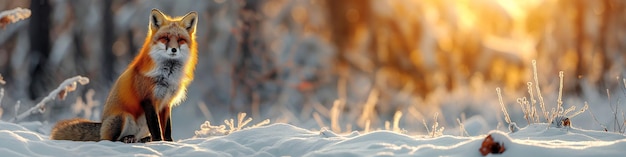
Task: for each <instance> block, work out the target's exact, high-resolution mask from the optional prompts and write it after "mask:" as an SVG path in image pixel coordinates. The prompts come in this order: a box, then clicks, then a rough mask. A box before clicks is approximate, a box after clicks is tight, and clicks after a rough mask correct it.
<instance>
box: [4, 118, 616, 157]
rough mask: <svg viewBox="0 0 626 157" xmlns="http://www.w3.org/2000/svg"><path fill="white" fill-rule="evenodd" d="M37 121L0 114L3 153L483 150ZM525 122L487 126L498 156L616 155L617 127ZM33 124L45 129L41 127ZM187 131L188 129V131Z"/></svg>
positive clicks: (392, 138) (376, 138) (396, 139)
mask: <svg viewBox="0 0 626 157" xmlns="http://www.w3.org/2000/svg"><path fill="white" fill-rule="evenodd" d="M45 126H46V125H44V124H41V123H39V122H29V123H23V124H22V123H21V124H15V123H9V122H4V121H0V128H1V129H0V141H2V142H0V154H2V155H3V156H464V157H467V156H469V157H471V156H482V155H481V154H480V152H479V151H478V149H479V148H480V146H481V143H482V141H483V140H484V138H485V137H486V135H485V134H483V135H477V136H471V137H461V136H451V135H443V136H439V137H436V138H430V137H429V136H425V135H407V134H402V133H396V132H392V131H386V130H378V131H373V132H369V133H359V132H356V131H355V132H351V133H347V134H337V133H334V132H332V131H329V130H327V129H322V130H321V131H311V130H307V129H303V128H299V127H296V126H293V125H290V124H285V123H274V124H270V125H267V126H258V127H252V128H246V129H242V130H238V131H234V132H232V133H230V134H228V135H225V136H211V137H202V138H189V139H179V140H176V141H175V142H149V143H134V144H124V143H121V142H111V141H100V142H74V141H59V140H49V139H48V136H47V135H45V132H46V130H47V129H45ZM548 126H549V125H548V124H546V123H539V124H531V125H529V126H527V127H524V128H521V129H520V130H519V131H517V132H515V133H505V132H502V131H495V130H494V131H491V132H489V133H488V134H490V135H491V136H492V138H493V139H494V141H496V142H499V143H501V144H503V145H504V147H505V149H506V150H505V151H504V153H503V154H502V155H503V156H513V157H515V156H520V157H525V156H528V155H533V156H568V157H573V156H623V155H624V154H626V150H625V149H623V148H625V147H626V140H625V138H624V136H623V135H621V134H617V133H612V132H603V131H592V130H583V129H578V128H575V127H572V128H570V127H565V128H554V127H548ZM40 132H44V133H43V134H42V133H40ZM190 134H191V133H190Z"/></svg>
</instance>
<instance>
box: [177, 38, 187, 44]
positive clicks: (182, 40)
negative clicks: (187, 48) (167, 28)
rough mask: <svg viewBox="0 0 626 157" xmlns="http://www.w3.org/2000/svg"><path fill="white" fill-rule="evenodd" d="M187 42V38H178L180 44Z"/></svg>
mask: <svg viewBox="0 0 626 157" xmlns="http://www.w3.org/2000/svg"><path fill="white" fill-rule="evenodd" d="M186 42H187V41H186V40H185V39H178V44H184V43H186Z"/></svg>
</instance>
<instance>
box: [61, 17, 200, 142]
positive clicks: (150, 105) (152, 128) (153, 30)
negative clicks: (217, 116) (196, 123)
mask: <svg viewBox="0 0 626 157" xmlns="http://www.w3.org/2000/svg"><path fill="white" fill-rule="evenodd" d="M197 23H198V14H197V13H196V12H189V13H187V15H185V16H182V17H174V18H172V17H169V16H168V15H165V14H163V13H162V12H161V11H159V10H158V9H152V12H151V14H150V24H149V25H150V26H149V27H148V28H149V29H148V35H147V36H146V41H145V43H144V44H143V48H142V49H141V52H139V55H137V56H136V57H135V59H134V60H133V62H132V63H131V64H130V65H129V66H128V68H127V69H126V70H125V71H124V73H122V75H121V76H120V77H119V78H118V79H117V81H116V82H115V84H114V86H113V88H112V89H111V92H110V93H109V97H108V98H107V100H106V103H105V105H104V110H103V113H102V122H101V123H99V122H91V121H88V120H85V119H69V120H63V121H60V122H58V123H57V124H56V125H55V126H54V128H53V129H52V131H51V133H50V139H53V140H73V141H100V140H110V141H122V142H125V143H134V142H147V141H162V140H165V141H172V121H171V116H170V112H171V108H172V107H173V106H175V105H177V104H179V103H180V102H181V101H183V100H184V99H185V96H186V88H187V86H188V85H189V83H191V81H192V80H193V72H194V70H195V66H196V63H197V62H198V60H197V55H198V54H197V53H198V50H197V43H196V39H195V33H196V26H197ZM140 140H141V141H140ZM144 140H145V141H144Z"/></svg>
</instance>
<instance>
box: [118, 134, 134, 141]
mask: <svg viewBox="0 0 626 157" xmlns="http://www.w3.org/2000/svg"><path fill="white" fill-rule="evenodd" d="M120 141H122V142H124V143H137V139H136V138H135V135H128V136H124V137H122V139H120Z"/></svg>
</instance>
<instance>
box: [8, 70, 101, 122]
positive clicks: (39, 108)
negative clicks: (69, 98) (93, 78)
mask: <svg viewBox="0 0 626 157" xmlns="http://www.w3.org/2000/svg"><path fill="white" fill-rule="evenodd" d="M76 82H78V83H80V84H81V85H85V84H88V83H89V78H87V77H83V76H74V77H72V78H69V79H66V80H65V81H63V83H61V84H60V85H59V87H57V88H56V89H54V90H53V91H52V92H50V94H48V96H46V97H45V98H43V99H42V100H41V101H40V102H39V103H37V105H35V106H34V107H32V108H30V109H28V110H27V111H26V112H24V113H22V114H20V115H18V116H15V118H13V119H11V122H17V121H20V120H22V119H24V118H26V117H28V116H30V115H31V114H33V113H37V112H38V113H43V112H44V109H45V105H46V103H47V102H49V101H52V100H54V99H56V97H57V96H58V97H59V98H60V99H64V98H65V96H66V95H67V93H68V92H71V91H74V90H76Z"/></svg>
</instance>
